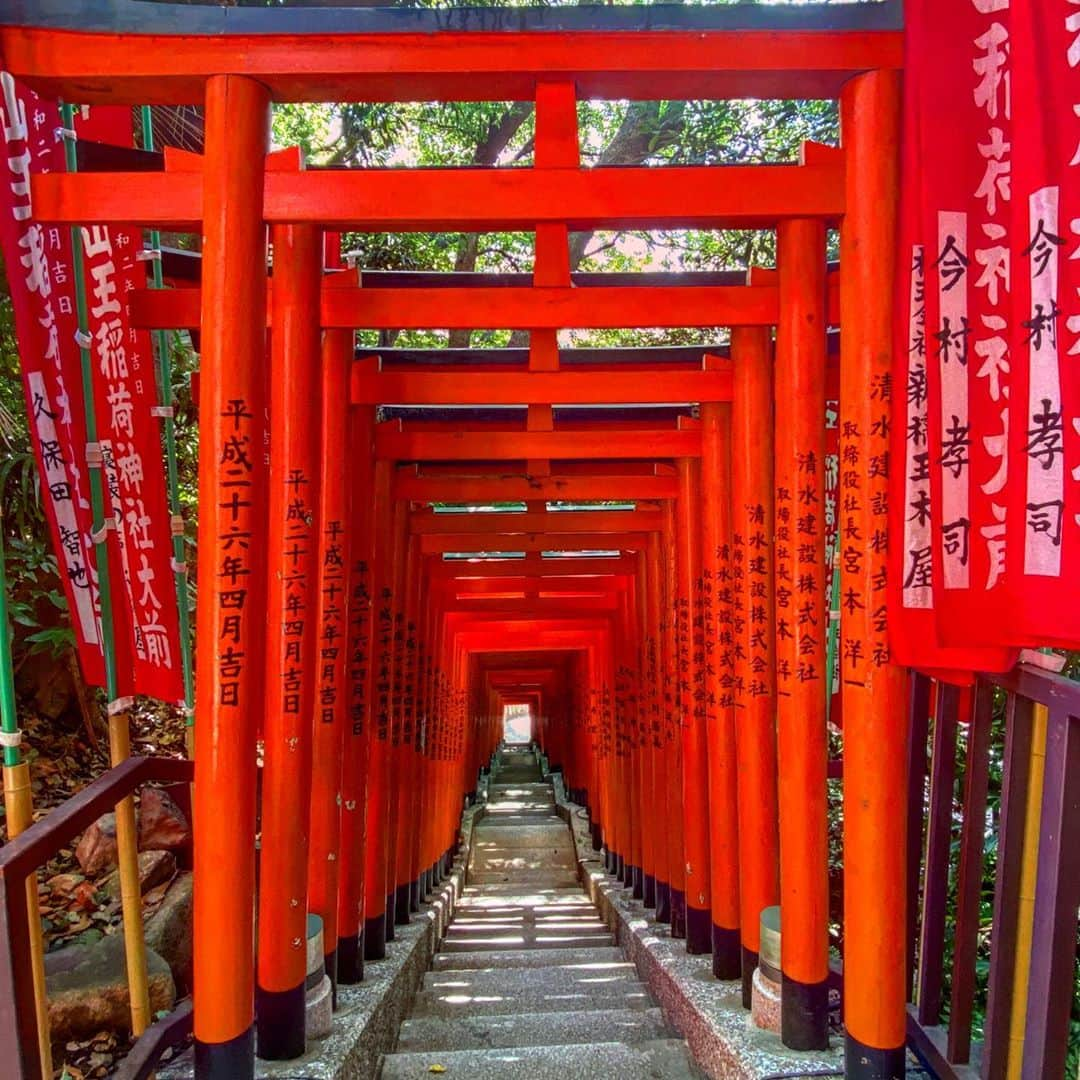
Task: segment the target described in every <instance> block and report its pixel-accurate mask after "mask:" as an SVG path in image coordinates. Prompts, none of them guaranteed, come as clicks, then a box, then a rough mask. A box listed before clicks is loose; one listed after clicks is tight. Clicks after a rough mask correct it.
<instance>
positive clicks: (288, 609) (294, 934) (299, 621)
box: [255, 225, 322, 1059]
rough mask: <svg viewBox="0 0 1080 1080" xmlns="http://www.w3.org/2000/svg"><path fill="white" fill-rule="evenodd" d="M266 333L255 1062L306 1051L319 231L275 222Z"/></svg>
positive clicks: (315, 597) (316, 628) (315, 637)
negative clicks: (266, 449) (264, 625)
mask: <svg viewBox="0 0 1080 1080" xmlns="http://www.w3.org/2000/svg"><path fill="white" fill-rule="evenodd" d="M271 239H272V242H273V248H274V289H273V297H272V301H273V303H272V322H271V338H270V349H271V357H270V375H271V393H270V425H271V437H270V497H269V509H270V523H269V531H268V540H269V542H268V545H267V563H266V572H267V620H268V625H267V642H266V645H267V647H266V712H265V715H264V719H263V773H262V776H263V780H262V817H261V835H262V844H261V848H260V852H259V940H258V982H257V993H256V1000H255V1018H256V1023H257V1030H258V1046H257V1052H258V1054H259V1056H260V1057H262V1058H269V1059H283V1058H286V1059H287V1058H294V1057H299V1056H300V1055H301V1054H302V1053H303V1052H304V1049H305V1045H306V1044H305V1037H304V1014H305V987H304V983H305V980H306V977H307V914H308V912H307V900H308V893H307V870H308V828H309V824H310V806H311V762H312V715H313V709H314V704H315V682H316V679H315V658H316V655H317V653H316V650H317V645H318V634H319V625H318V592H317V588H318V561H317V555H318V550H319V537H318V535H317V533H316V529H315V524H316V521H317V514H318V489H319V472H320V469H319V413H320V401H321V396H322V395H321V382H322V380H321V377H320V360H321V350H320V333H319V325H318V319H317V318H316V317H315V312H316V311H318V305H319V288H320V282H321V277H322V236H321V234H320V232H319V231H318V229H316V228H314V227H313V226H310V225H277V226H274V228H273V230H272V232H271Z"/></svg>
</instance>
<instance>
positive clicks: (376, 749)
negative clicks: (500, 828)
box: [364, 461, 394, 960]
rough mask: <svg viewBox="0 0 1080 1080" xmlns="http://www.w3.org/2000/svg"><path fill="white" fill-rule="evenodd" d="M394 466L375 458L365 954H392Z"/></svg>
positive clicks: (374, 957)
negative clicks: (389, 834)
mask: <svg viewBox="0 0 1080 1080" xmlns="http://www.w3.org/2000/svg"><path fill="white" fill-rule="evenodd" d="M391 474H392V466H391V465H390V463H389V462H385V461H378V462H376V463H375V476H374V491H373V499H372V502H373V505H374V508H375V513H374V520H373V544H372V574H371V580H372V582H373V586H374V588H373V593H372V605H373V613H374V614H373V622H372V628H371V638H372V648H371V660H370V663H371V668H372V671H371V688H372V690H371V698H370V708H369V710H368V784H367V796H366V799H367V824H366V829H367V842H366V843H365V845H364V959H365V960H381V959H382V958H383V957H384V956H386V923H387V910H386V894H387V886H386V878H387V873H386V870H387V867H386V852H387V836H386V829H387V807H388V805H389V798H390V796H389V791H388V784H389V773H388V769H389V757H390V680H391V646H392V644H393V637H394V628H393V618H394V617H393V610H392V602H393V586H392V576H391V567H390V562H391V559H392V543H393V531H394V530H393V506H394V504H393V501H392V499H391V483H392V475H391Z"/></svg>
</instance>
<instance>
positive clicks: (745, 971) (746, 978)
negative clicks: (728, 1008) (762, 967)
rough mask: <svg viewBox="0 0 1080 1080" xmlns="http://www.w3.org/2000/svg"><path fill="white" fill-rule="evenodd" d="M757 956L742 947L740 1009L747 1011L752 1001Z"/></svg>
mask: <svg viewBox="0 0 1080 1080" xmlns="http://www.w3.org/2000/svg"><path fill="white" fill-rule="evenodd" d="M757 959H758V954H757V953H756V952H754V950H753V949H748V948H747V947H746V946H745V945H744V946H743V947H742V1007H743V1008H744V1009H749V1008H750V1004H751V1002H752V1001H753V1000H754V972H755V971H756V970H757Z"/></svg>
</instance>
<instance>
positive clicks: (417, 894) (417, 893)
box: [409, 877, 424, 914]
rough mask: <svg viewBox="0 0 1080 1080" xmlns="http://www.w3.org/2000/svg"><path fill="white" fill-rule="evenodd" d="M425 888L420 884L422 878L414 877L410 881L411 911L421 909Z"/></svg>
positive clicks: (413, 912) (414, 911)
mask: <svg viewBox="0 0 1080 1080" xmlns="http://www.w3.org/2000/svg"><path fill="white" fill-rule="evenodd" d="M423 891H424V890H423V888H422V887H421V885H420V878H419V877H416V878H413V880H412V881H410V882H409V913H410V914H415V913H416V912H418V911H419V910H420V901H421V900H423V898H424V897H423Z"/></svg>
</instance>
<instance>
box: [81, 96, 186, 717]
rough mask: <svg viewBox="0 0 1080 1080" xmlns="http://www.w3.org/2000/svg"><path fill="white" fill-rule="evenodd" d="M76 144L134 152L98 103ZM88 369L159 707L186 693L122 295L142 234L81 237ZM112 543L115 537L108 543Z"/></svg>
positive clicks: (145, 350)
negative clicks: (90, 361)
mask: <svg viewBox="0 0 1080 1080" xmlns="http://www.w3.org/2000/svg"><path fill="white" fill-rule="evenodd" d="M78 132H79V137H80V138H82V139H89V140H93V141H95V142H102V143H108V144H111V145H115V146H126V147H130V146H131V145H132V123H131V109H130V108H129V107H127V106H125V105H116V106H97V107H94V108H91V109H90V110H89V115H88V116H86V117H84V118H82V119H80V120H79V121H78ZM82 240H83V254H84V260H85V267H86V278H85V279H86V298H87V308H88V310H89V326H88V329H89V333H90V337H91V339H92V344H91V346H90V348H91V353H92V357H93V365H94V405H95V412H96V416H97V428H98V441H99V443H100V445H101V451H102V460H103V468H104V472H103V480H104V481H105V484H104V486H105V492H106V499H107V510H108V512H110V513H111V514H112V517H113V520H114V522H115V523H116V524H115V534H114V535H115V538H116V545H117V551H118V553H119V564H120V568H121V576H120V577H119V578H115V577H114V578H113V603H114V609H115V610H116V611H117V612H118V613H120V612H122V617H121V616H119V615H118V617H117V618H116V619H115V626H116V635H117V638H119V637H120V635H121V634H123V635H125V637H126V638H127V641H126V642H125V643H124V647H125V649H126V651H127V653H128V654H129V658H130V663H131V665H132V669H133V671H134V687H135V689H136V690H137V691H138V692H139V693H141V694H148V695H150V696H151V697H156V698H158V699H160V700H162V701H181V700H182V699H183V696H184V686H183V676H182V667H181V649H180V635H179V622H178V617H177V609H176V584H175V576H174V573H173V569H172V530H171V526H170V516H169V511H168V505H169V503H168V495H167V490H166V484H165V470H164V463H163V451H162V436H161V421H160V419H159V417H158V416H157V415H155V413H156V410H157V406H158V391H157V372H156V370H155V364H154V351H153V345H152V343H151V340H150V335H149V333H147V332H146V331H145V330H135V329H133V328H132V326H131V325H130V321H129V317H128V305H127V295H128V294H129V293H130V292H132V291H133V290H134V289H137V288H145V287H146V283H147V276H146V266H147V264H146V262H145V261H140V259H139V255H140V254H141V252H142V251H143V244H142V233H141V232H140V231H138V230H131V229H123V228H116V227H113V226H91V227H89V228H84V229H83V230H82ZM109 539H110V543H111V542H112V539H113V537H112V536H110V538H109Z"/></svg>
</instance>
